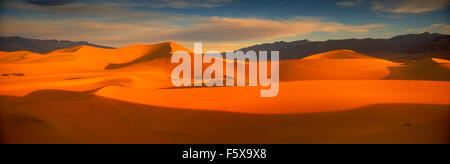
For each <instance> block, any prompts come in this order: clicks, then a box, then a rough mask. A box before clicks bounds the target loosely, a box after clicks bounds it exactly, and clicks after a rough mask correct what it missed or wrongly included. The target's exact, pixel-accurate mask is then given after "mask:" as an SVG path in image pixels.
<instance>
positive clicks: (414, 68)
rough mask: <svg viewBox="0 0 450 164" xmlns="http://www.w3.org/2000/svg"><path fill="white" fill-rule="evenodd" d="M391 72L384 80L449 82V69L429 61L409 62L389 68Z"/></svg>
mask: <svg viewBox="0 0 450 164" xmlns="http://www.w3.org/2000/svg"><path fill="white" fill-rule="evenodd" d="M389 71H390V72H391V73H390V75H389V76H387V77H386V78H385V79H386V80H427V81H450V76H449V75H450V69H448V68H445V67H443V66H441V64H438V63H436V62H435V61H433V60H431V59H424V60H418V61H411V62H408V63H405V64H404V65H403V67H389Z"/></svg>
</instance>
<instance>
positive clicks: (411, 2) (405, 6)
mask: <svg viewBox="0 0 450 164" xmlns="http://www.w3.org/2000/svg"><path fill="white" fill-rule="evenodd" d="M449 3H450V1H448V0H398V1H393V0H383V1H377V2H373V3H372V9H373V10H376V11H383V12H390V13H397V14H401V13H403V14H404V13H414V14H418V13H426V12H430V11H435V10H441V9H445V8H446V7H447V6H448V5H449Z"/></svg>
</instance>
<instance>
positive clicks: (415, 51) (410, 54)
mask: <svg viewBox="0 0 450 164" xmlns="http://www.w3.org/2000/svg"><path fill="white" fill-rule="evenodd" d="M340 49H348V50H353V51H356V52H359V53H363V54H367V55H370V56H374V57H379V58H385V59H390V60H393V59H394V60H395V59H405V58H406V59H421V58H428V57H441V58H450V35H443V34H431V33H428V32H426V33H422V34H409V35H400V36H396V37H393V38H390V39H346V40H328V41H321V42H312V41H308V40H300V41H294V42H275V43H271V44H261V45H255V46H251V47H247V48H243V49H240V50H242V51H244V52H246V51H249V50H254V51H280V58H281V59H300V58H304V57H307V56H310V55H313V54H318V53H324V52H328V51H332V50H340Z"/></svg>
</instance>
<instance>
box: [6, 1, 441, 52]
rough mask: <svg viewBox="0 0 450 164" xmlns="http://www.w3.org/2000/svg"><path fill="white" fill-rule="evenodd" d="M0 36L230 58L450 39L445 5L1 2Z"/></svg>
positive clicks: (235, 2)
mask: <svg viewBox="0 0 450 164" xmlns="http://www.w3.org/2000/svg"><path fill="white" fill-rule="evenodd" d="M0 12H1V15H0V35H2V36H22V37H31V38H37V39H58V40H74V41H78V40H83V41H89V42H93V43H97V44H104V45H109V46H116V47H121V46H126V45H130V44H135V43H156V42H163V41H169V40H170V41H175V42H179V43H181V44H182V45H185V46H186V47H188V48H189V47H191V45H193V42H194V41H201V42H204V44H205V46H206V49H210V50H220V51H223V50H232V49H236V48H240V47H245V46H249V45H252V44H259V43H265V42H274V41H280V40H284V41H293V40H302V39H309V40H328V39H344V38H369V37H370V38H389V37H392V36H395V35H401V34H407V33H421V32H425V31H430V32H439V33H446V34H449V33H450V26H449V24H450V22H449V20H450V19H449V15H450V10H449V1H448V0H426V1H425V0H109V1H106V0H3V1H2V4H1V10H0Z"/></svg>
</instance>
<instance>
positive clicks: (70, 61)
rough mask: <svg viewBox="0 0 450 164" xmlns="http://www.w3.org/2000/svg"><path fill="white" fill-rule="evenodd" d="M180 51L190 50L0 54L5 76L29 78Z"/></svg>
mask: <svg viewBox="0 0 450 164" xmlns="http://www.w3.org/2000/svg"><path fill="white" fill-rule="evenodd" d="M179 50H184V51H188V50H187V49H184V48H182V47H181V46H179V45H177V44H175V43H172V42H166V43H161V44H154V45H132V46H129V47H124V48H119V49H104V48H98V47H91V46H79V47H73V48H67V49H62V50H56V51H53V52H51V53H49V54H29V53H21V54H22V55H21V56H18V55H15V54H14V53H5V54H0V59H1V60H0V61H4V62H3V64H0V70H1V71H3V72H2V73H8V72H5V71H9V72H11V73H13V72H20V73H23V74H26V75H45V74H58V73H60V74H62V73H77V72H94V71H103V70H105V69H107V70H110V69H118V68H124V67H128V66H132V65H136V64H139V63H143V62H149V61H152V60H157V59H161V58H164V59H169V58H170V55H171V54H172V53H173V52H174V51H179ZM31 55H32V56H31ZM11 56H14V57H15V58H11ZM28 56H30V57H28ZM161 64H162V63H161Z"/></svg>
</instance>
